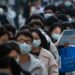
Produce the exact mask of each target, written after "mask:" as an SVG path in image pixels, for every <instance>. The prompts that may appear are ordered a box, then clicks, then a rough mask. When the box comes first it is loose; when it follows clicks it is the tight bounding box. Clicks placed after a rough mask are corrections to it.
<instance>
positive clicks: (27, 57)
mask: <svg viewBox="0 0 75 75" xmlns="http://www.w3.org/2000/svg"><path fill="white" fill-rule="evenodd" d="M16 40H17V42H18V43H19V46H20V52H21V55H20V61H19V64H20V66H21V67H22V69H23V70H26V71H28V72H30V73H31V75H48V74H47V71H46V68H45V66H44V65H43V64H42V63H41V62H40V60H38V59H36V58H35V57H34V56H32V55H31V54H30V51H31V49H32V42H33V37H32V34H31V33H30V32H27V31H26V32H25V31H20V32H18V33H17V35H16ZM21 75H22V73H21Z"/></svg>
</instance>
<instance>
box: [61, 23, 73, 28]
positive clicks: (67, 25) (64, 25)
mask: <svg viewBox="0 0 75 75" xmlns="http://www.w3.org/2000/svg"><path fill="white" fill-rule="evenodd" d="M62 25H63V28H64V29H66V28H67V27H70V28H71V29H73V28H74V27H73V25H72V24H71V23H70V22H63V24H62Z"/></svg>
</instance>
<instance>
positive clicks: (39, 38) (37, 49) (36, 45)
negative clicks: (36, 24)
mask: <svg viewBox="0 0 75 75" xmlns="http://www.w3.org/2000/svg"><path fill="white" fill-rule="evenodd" d="M32 35H33V43H32V51H31V53H32V54H33V55H34V56H35V57H36V58H39V59H40V60H41V61H42V63H43V64H44V65H45V67H46V69H47V71H48V75H58V65H57V63H56V60H55V58H54V56H53V55H52V53H51V52H49V51H48V50H46V49H45V48H43V45H45V42H44V36H43V35H42V34H41V32H40V31H39V30H38V29H34V30H33V31H32Z"/></svg>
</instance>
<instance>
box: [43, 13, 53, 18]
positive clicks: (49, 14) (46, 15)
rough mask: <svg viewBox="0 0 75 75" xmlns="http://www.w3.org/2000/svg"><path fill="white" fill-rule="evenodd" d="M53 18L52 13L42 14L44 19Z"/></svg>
mask: <svg viewBox="0 0 75 75" xmlns="http://www.w3.org/2000/svg"><path fill="white" fill-rule="evenodd" d="M50 16H53V13H46V14H44V17H45V18H46V19H47V18H48V17H50Z"/></svg>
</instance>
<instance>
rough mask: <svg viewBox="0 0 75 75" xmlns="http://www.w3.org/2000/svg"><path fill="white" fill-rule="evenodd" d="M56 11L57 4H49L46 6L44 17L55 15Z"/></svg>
mask: <svg viewBox="0 0 75 75" xmlns="http://www.w3.org/2000/svg"><path fill="white" fill-rule="evenodd" d="M55 13H56V7H55V5H47V6H46V7H45V8H44V18H45V19H47V18H49V17H50V16H55Z"/></svg>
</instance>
